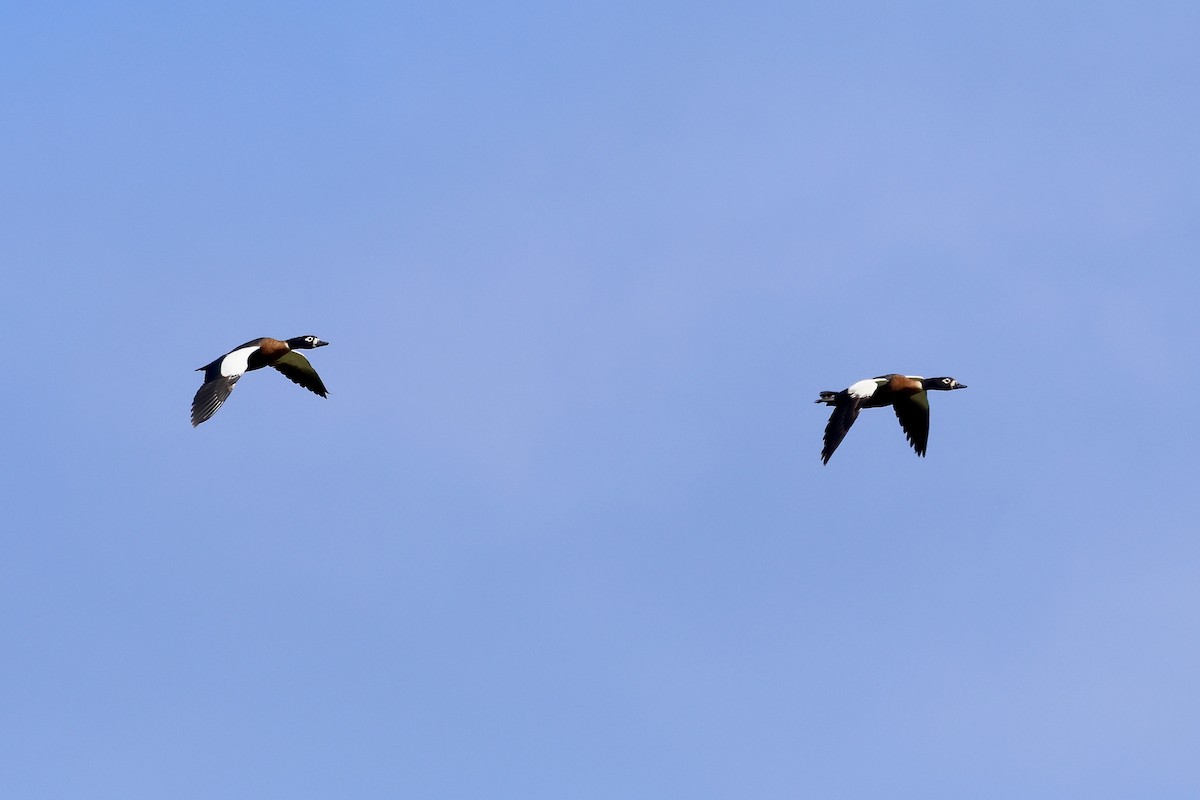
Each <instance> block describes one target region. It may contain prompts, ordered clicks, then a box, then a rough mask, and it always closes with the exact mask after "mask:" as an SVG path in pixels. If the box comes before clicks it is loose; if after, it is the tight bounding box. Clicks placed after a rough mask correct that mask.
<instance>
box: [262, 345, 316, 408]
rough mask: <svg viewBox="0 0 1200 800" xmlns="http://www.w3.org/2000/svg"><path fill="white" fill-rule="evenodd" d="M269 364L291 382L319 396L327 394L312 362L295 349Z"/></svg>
mask: <svg viewBox="0 0 1200 800" xmlns="http://www.w3.org/2000/svg"><path fill="white" fill-rule="evenodd" d="M271 366H272V367H274V368H275V369H277V370H279V371H280V372H281V373H283V376H284V377H285V378H287V379H288V380H289V381H291V382H292V383H298V384H300V385H301V386H303V387H304V388H305V389H308V390H309V391H310V392H314V393H316V394H319V395H321V397H327V396H328V395H329V390H327V389H326V388H325V384H324V383H322V382H321V376H320V375H318V374H317V371H316V370H315V369H313V366H312V364H310V363H308V359H307V358H305V357H304V356H302V355H300V354H299V353H297V352H296V351H294V350H293V351H292V352H290V353H285V354H284V355H283V356H281V357H280V358H279V360H278V361H276V362H275V363H274V364H272V365H271Z"/></svg>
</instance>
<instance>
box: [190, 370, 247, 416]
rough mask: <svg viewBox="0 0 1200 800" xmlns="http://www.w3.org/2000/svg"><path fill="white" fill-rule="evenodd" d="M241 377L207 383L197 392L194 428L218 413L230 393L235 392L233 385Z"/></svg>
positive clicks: (223, 378)
mask: <svg viewBox="0 0 1200 800" xmlns="http://www.w3.org/2000/svg"><path fill="white" fill-rule="evenodd" d="M239 377H241V376H240V375H234V376H232V377H228V378H225V377H221V378H216V379H214V380H211V381H205V383H204V385H203V386H201V387H200V388H199V390H197V392H196V396H195V397H194V398H192V427H193V428H194V427H196V426H197V425H199V424H200V423H201V422H204V421H205V420H206V419H208V418H209V417H211V416H212V415H213V414H215V413H217V409H218V408H220V407H221V404H222V403H224V402H225V398H226V397H229V393H230V392H232V391H233V385H234V384H235V383H237V382H238V378H239Z"/></svg>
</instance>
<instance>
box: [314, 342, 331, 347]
mask: <svg viewBox="0 0 1200 800" xmlns="http://www.w3.org/2000/svg"><path fill="white" fill-rule="evenodd" d="M327 344H329V342H317V343H316V344H315V345H313V347H324V346H325V345H327Z"/></svg>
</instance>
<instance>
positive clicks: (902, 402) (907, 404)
mask: <svg viewBox="0 0 1200 800" xmlns="http://www.w3.org/2000/svg"><path fill="white" fill-rule="evenodd" d="M892 408H893V409H895V411H896V419H898V420H900V427H901V428H903V429H904V435H905V436H907V437H908V443H909V444H911V445H912V447H913V450H916V451H917V455H919V456H924V455H925V445H926V444H927V443H928V442H929V395H927V394H926V393H925V392H924V391H920V392H917V393H916V394H912V395H909V396H908V397H897V398H896V401H895V402H894V403H892Z"/></svg>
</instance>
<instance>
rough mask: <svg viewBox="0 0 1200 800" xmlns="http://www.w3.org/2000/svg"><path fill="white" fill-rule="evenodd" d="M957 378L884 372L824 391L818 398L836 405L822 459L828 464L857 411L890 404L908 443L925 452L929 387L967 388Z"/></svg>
mask: <svg viewBox="0 0 1200 800" xmlns="http://www.w3.org/2000/svg"><path fill="white" fill-rule="evenodd" d="M965 388H967V387H966V384H962V383H959V382H958V381H957V380H955V379H954V378H923V377H921V376H920V375H899V374H894V373H893V374H890V375H881V376H879V377H877V378H867V379H866V380H861V381H858V382H857V383H852V384H851V385H850V386H848V387H847V388H845V389H843V390H842V391H840V392H821V395H820V397H818V398H817V400H816V402H818V403H824V404H825V405H828V406H833V413H832V414H831V415H830V416H829V423H828V424H827V425H826V426H825V439H824V447H823V448H822V449H821V461H822V462H824V463H826V464H828V463H829V459H830V458H831V457H832V456H833V452H834V451H835V450H837V447H838V445H839V444H841V443H842V439H844V438H846V434H847V433H848V432H849V431H850V426H851V425H853V424H854V420H856V419H858V412H859V410H861V409H864V408H882V407H884V406H891V407H892V409H893V410H894V411H895V412H896V419H898V420H899V421H900V427H901V428H903V429H904V435H905V437H906V438H907V439H908V443H909V444H911V445H912V447H913V450H915V451H916V453H917V455H919V456H924V455H925V449H926V445H927V443H928V441H929V397H928V395H927V394H926V392H928V391H930V390H938V391H950V390H953V389H965Z"/></svg>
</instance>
